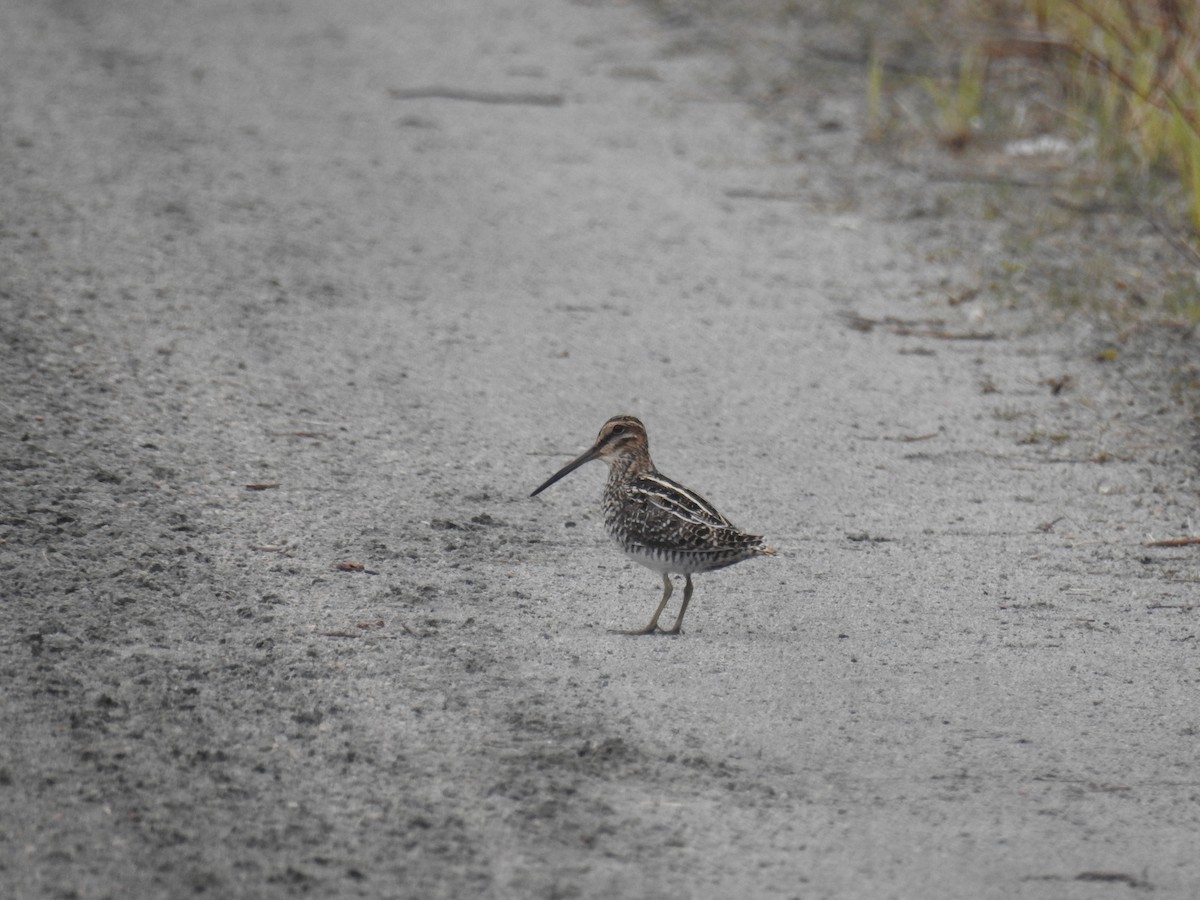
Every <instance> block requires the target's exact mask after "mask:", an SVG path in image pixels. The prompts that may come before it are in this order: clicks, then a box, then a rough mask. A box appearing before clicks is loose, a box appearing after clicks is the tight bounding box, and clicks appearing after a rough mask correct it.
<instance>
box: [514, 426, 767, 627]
mask: <svg viewBox="0 0 1200 900" xmlns="http://www.w3.org/2000/svg"><path fill="white" fill-rule="evenodd" d="M593 459H602V460H604V461H605V462H606V463H608V484H607V485H606V486H605V488H604V503H603V507H604V525H605V527H606V528H607V529H608V533H609V534H610V535H611V536H612V538H613V539H614V540H615V541H616V542H617V543H618V544H620V545H621V549H622V550H624V551H625V555H626V556H628V557H629V558H630V559H632V560H633V561H634V562H638V563H641V564H642V565H643V566H645V567H646V568H648V569H653V570H654V571H655V572H658V573H660V574H661V575H662V579H663V595H662V600H661V601H659V604H658V609H656V610H655V611H654V616H653V618H651V619H650V624H649V625H647V626H646V627H645V628H639V629H637V630H634V631H623V632H621V633H622V634H653V633H654V632H656V631H660V632H662V633H663V634H679V630H680V628H681V627H682V626H683V616H684V613H686V612H687V608H688V604H689V603H690V602H691V600H692V576H693V575H695V574H696V573H698V572H711V571H712V570H714V569H723V568H724V567H725V566H732V565H733V564H734V563H739V562H741V561H742V560H744V559H750V558H751V557H753V556H771V555H774V553H775V550H774V548H772V547H764V546H763V542H762V538H761V537H760V536H759V535H757V534H746V533H745V532H743V531H739V530H738V529H737V528H735V527H734V526H733V525H732V524H731V523H730V522H729V520H728V519H726V518H725V517H724V516H723V515H721V514H720V513H719V512H717V510H716V508H715V507H714V506H713V505H712V504H711V503H709V502H708V501H707V500H705V499H704V498H703V497H701V496H700V495H699V494H697V493H695V492H694V491H690V490H688V489H687V488H685V487H684V486H683V485H681V484H679V483H678V482H677V481H672V480H671V479H670V478H667V477H666V476H665V475H663V474H662V473H660V472H659V471H658V470H657V469H655V468H654V463H653V462H652V461H651V459H650V441H649V439H648V438H647V436H646V426H645V425H643V424H642V423H641V422H640V421H639V420H638V419H635V418H634V417H633V416H614V417H613V418H611V419H609V420H608V421H607V422H605V423H604V427H603V428H601V429H600V435H599V437H597V438H596V443H595V444H594V445H592V448H591V449H590V450H588V451H587V452H586V453H584V454H583V455H582V456H580V457H579V458H578V459H576V460H574V461H572V462H569V463H567V464H566V465H565V466H563V467H562V468H561V469H559V470H558V471H557V472H556V473H554V475H552V476H550V478H548V479H547V480H546V481H545V483H543V484H542V485H541V486H540V487H539V488H538V489H537V490H536V491H534V492H533V493H532V494H530V496H531V497H535V496H537V495H538V494H540V493H541V492H542V491H544V490H545V489H546V488H548V487H550V485H552V484H554V482H556V481H558V480H559V479H560V478H562V477H563V476H565V475H569V474H570V473H571V472H574V471H575V470H576V469H578V468H579V467H580V466H582V465H583V464H584V463H587V462H591V461H592V460H593ZM672 573H675V574H679V575H682V576H684V579H685V580H684V588H683V603H682V605H681V606H680V607H679V615H678V616H676V618H675V624H674V625H673V626H672V627H671V629H670V630H669V631H663V629H661V628H659V625H658V617H659V616H661V615H662V611H663V610H664V609H665V608H666V605H667V601H668V600H670V599H671V591H672V585H671V574H672Z"/></svg>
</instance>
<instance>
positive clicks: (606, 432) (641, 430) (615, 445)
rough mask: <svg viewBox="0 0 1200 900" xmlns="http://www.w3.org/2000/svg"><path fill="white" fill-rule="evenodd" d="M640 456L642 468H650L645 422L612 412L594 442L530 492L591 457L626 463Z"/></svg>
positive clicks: (555, 479)
mask: <svg viewBox="0 0 1200 900" xmlns="http://www.w3.org/2000/svg"><path fill="white" fill-rule="evenodd" d="M639 458H644V459H645V468H647V469H650V468H653V467H652V465H651V464H650V439H649V438H648V437H647V436H646V426H645V425H643V424H642V423H641V420H639V419H637V418H635V417H633V416H613V417H612V418H611V419H609V420H608V421H607V422H605V423H604V427H603V428H601V429H600V434H599V435H597V437H596V443H594V444H593V445H592V447H591V449H590V450H588V451H587V452H586V453H584V454H582V455H581V456H579V457H577V458H576V459H574V460H572V461H571V462H569V463H567V464H566V465H565V466H563V467H562V468H561V469H559V470H558V471H557V472H555V473H554V474H553V475H551V476H550V477H549V478H548V479H547V480H546V481H545V482H544V483H543V484H542V485H541V487H539V488H538V489H537V490H536V491H534V492H533V493H532V494H530V496H531V497H535V496H537V495H538V494H540V493H541V492H542V491H544V490H545V489H546V488H548V487H550V485H552V484H554V482H556V481H558V480H559V479H560V478H563V477H565V476H567V475H569V474H571V473H572V472H574V471H575V470H576V469H578V468H579V467H580V466H582V465H583V464H584V463H588V462H591V461H592V460H593V459H602V460H604V461H605V462H606V463H608V464H609V466H613V465H616V464H618V463H624V464H625V467H627V466H628V464H629V463H630V461H632V460H635V459H639Z"/></svg>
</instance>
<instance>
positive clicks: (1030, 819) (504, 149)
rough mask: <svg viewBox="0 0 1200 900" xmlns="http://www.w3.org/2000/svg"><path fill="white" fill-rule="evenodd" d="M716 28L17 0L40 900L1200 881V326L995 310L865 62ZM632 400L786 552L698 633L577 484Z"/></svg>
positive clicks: (9, 159) (18, 252)
mask: <svg viewBox="0 0 1200 900" xmlns="http://www.w3.org/2000/svg"><path fill="white" fill-rule="evenodd" d="M688 34H689V32H687V31H686V30H681V29H679V28H678V27H672V26H671V25H670V24H667V23H663V22H660V21H655V20H654V19H652V18H650V17H649V16H648V15H647V14H646V13H645V11H644V10H642V9H640V8H638V7H636V6H629V5H623V4H617V3H607V2H601V3H569V2H564V0H497V2H490V3H472V2H467V0H448V2H443V3H437V4H431V3H420V2H407V3H396V2H384V0H346V2H343V3H339V4H329V3H323V2H317V0H289V2H284V0H256V2H248V3H215V2H201V0H179V2H171V3H163V2H159V0H123V2H118V0H87V2H82V0H60V2H55V3H44V2H38V0H9V2H6V3H4V4H3V6H2V7H0V88H2V89H0V314H2V320H0V333H2V336H3V345H2V350H0V384H2V385H3V392H2V394H0V419H2V421H3V426H2V428H0V467H2V470H3V494H2V495H0V596H2V602H3V607H2V608H3V619H2V620H0V645H2V648H3V649H2V656H0V684H2V685H3V691H2V694H0V721H3V723H4V724H3V740H2V741H0V887H2V890H0V893H3V895H4V896H6V897H12V898H20V900H25V898H109V897H111V898H129V897H136V898H178V897H185V896H210V897H247V898H251V897H253V898H271V897H290V896H300V895H309V896H320V897H380V898H382V897H405V898H409V897H411V898H418V897H419V898H436V897H447V898H449V897H455V898H461V897H472V896H478V897H546V898H549V897H631V898H634V897H636V898H659V897H661V898H678V897H700V898H709V897H711V898H724V897H730V896H738V895H741V896H748V897H765V898H774V897H779V898H791V897H799V898H862V897H874V898H884V897H898V898H928V897H945V898H950V897H957V898H962V897H973V898H1010V897H1023V898H1024V897H1029V898H1056V900H1058V898H1067V900H1069V898H1092V897H1102V898H1110V897H1126V896H1141V895H1147V896H1154V897H1156V898H1176V897H1178V898H1184V897H1194V896H1195V895H1196V890H1197V885H1200V854H1198V853H1197V852H1196V850H1197V835H1198V834H1200V777H1198V776H1197V763H1198V762H1200V759H1198V755H1200V754H1198V748H1200V705H1198V704H1197V688H1198V685H1200V650H1198V648H1197V633H1196V632H1197V629H1196V613H1195V611H1194V604H1195V603H1196V597H1197V557H1196V555H1195V552H1194V548H1188V547H1184V548H1178V549H1172V548H1148V547H1147V546H1145V544H1146V541H1147V539H1149V538H1167V537H1178V536H1182V535H1185V534H1190V533H1193V532H1194V527H1195V526H1194V520H1193V519H1192V518H1191V517H1192V516H1193V515H1194V512H1195V504H1196V481H1195V476H1194V473H1195V445H1194V444H1189V442H1188V439H1189V432H1188V431H1187V430H1186V421H1187V417H1186V412H1185V411H1183V410H1182V409H1181V407H1180V406H1179V405H1178V404H1176V403H1174V402H1173V400H1172V398H1171V396H1170V395H1169V393H1168V392H1167V391H1166V389H1165V386H1164V383H1163V381H1162V377H1161V376H1162V375H1163V373H1164V372H1166V371H1170V370H1171V369H1172V367H1173V366H1176V365H1177V363H1178V364H1179V365H1184V364H1186V361H1187V360H1188V359H1189V358H1193V359H1194V352H1195V348H1194V342H1193V343H1191V344H1189V343H1188V342H1187V339H1173V340H1175V341H1176V343H1174V344H1172V343H1170V341H1169V340H1168V341H1167V342H1166V343H1159V344H1156V345H1155V346H1154V348H1153V349H1154V353H1153V354H1148V353H1146V352H1142V353H1139V352H1138V350H1137V347H1136V346H1134V345H1130V346H1129V347H1126V348H1123V350H1122V353H1121V354H1120V357H1119V359H1118V360H1117V361H1116V362H1112V361H1109V362H1104V363H1101V362H1097V361H1096V357H1095V353H1096V350H1097V349H1098V346H1099V342H1100V341H1101V339H1102V336H1101V335H1099V334H1094V335H1093V334H1090V333H1088V332H1086V331H1083V330H1080V329H1078V328H1055V329H1048V328H1044V327H1040V323H1039V322H1038V321H1037V320H1036V319H1031V318H1030V317H1029V316H1028V315H1027V314H1025V313H1018V312H1009V311H1006V310H1004V309H1003V308H1002V307H1003V304H1001V303H999V302H992V299H991V298H989V296H988V294H987V292H986V291H985V292H984V293H983V294H982V296H980V297H978V298H977V299H976V300H974V301H973V302H971V303H967V304H962V305H961V306H957V307H951V306H949V305H947V303H946V299H947V297H948V296H951V295H953V294H955V293H956V292H957V291H959V290H960V289H962V288H964V287H969V286H970V285H971V284H972V283H973V282H972V278H973V271H974V270H973V269H972V259H973V257H974V256H975V255H976V254H980V253H987V252H988V247H989V243H988V242H989V240H991V239H992V238H993V237H994V236H991V233H990V232H989V231H988V229H987V227H986V226H981V225H979V224H978V223H971V222H954V221H949V222H945V221H939V220H937V219H936V216H933V217H931V216H930V215H929V214H927V213H928V211H927V210H926V211H925V212H924V213H922V214H912V215H907V214H903V213H901V214H896V210H897V209H902V207H903V205H904V204H903V203H899V202H897V198H902V197H907V198H909V201H910V202H911V203H912V204H916V206H915V208H917V210H918V212H921V209H922V207H921V206H920V198H921V197H923V196H925V195H926V193H927V192H926V188H925V186H923V185H922V184H921V182H920V180H919V178H918V179H917V180H915V181H914V176H913V174H912V172H898V171H897V172H893V173H890V174H889V173H887V172H882V173H881V172H880V171H879V170H878V167H877V166H875V167H868V166H864V165H860V162H859V161H856V160H857V157H856V152H855V147H856V144H857V143H858V136H857V133H856V128H857V127H858V126H857V125H856V124H855V121H856V104H857V102H858V99H859V94H860V93H861V90H860V86H859V85H858V84H856V83H853V82H852V81H850V80H849V79H845V83H843V84H841V85H840V86H839V85H836V84H830V83H818V82H816V81H813V82H812V83H810V84H809V85H808V90H810V91H811V100H812V102H811V103H810V104H809V106H808V107H804V104H801V105H800V108H801V109H804V108H808V109H810V110H811V119H809V120H805V119H804V117H803V116H801V121H800V123H799V127H789V128H788V129H783V130H781V129H779V128H778V127H776V126H774V125H772V123H771V122H769V121H766V120H764V119H763V118H762V117H761V116H759V115H758V114H756V113H755V112H754V111H753V109H752V108H751V107H750V106H748V105H747V104H745V103H744V102H742V101H740V100H739V99H738V97H737V96H735V95H734V94H733V93H731V92H730V90H729V87H728V85H729V84H730V83H731V80H732V81H734V82H736V81H737V76H738V74H739V72H744V60H742V61H741V62H739V61H738V58H737V56H736V54H734V55H730V54H728V53H721V52H718V51H717V50H715V49H713V48H711V47H709V46H706V45H705V43H704V42H703V41H696V40H690V39H688ZM744 52H751V51H744ZM794 62H795V63H796V64H797V65H798V66H799V71H800V72H801V73H802V72H803V71H804V66H805V64H806V63H805V60H804V59H800V60H797V61H794ZM485 101H486V102H485ZM806 122H807V127H805V125H806ZM868 169H869V170H870V171H868ZM867 179H873V180H867ZM848 186H851V187H853V188H854V189H855V191H856V192H857V195H858V196H859V197H860V199H861V197H863V196H867V195H870V194H871V193H872V192H873V191H878V193H879V196H880V197H885V198H890V199H888V200H887V202H886V203H881V204H879V205H876V206H872V205H871V204H870V203H864V202H855V203H847V202H845V198H846V196H847V193H846V192H847V190H848ZM926 241H929V242H930V243H926ZM933 243H936V244H937V246H938V247H940V248H941V249H942V250H945V249H946V248H947V247H949V248H950V249H952V250H954V249H955V248H956V249H957V252H949V253H947V252H938V253H931V252H927V250H928V248H929V247H930V246H932V245H933ZM850 313H853V314H856V315H858V316H860V317H865V319H868V320H875V321H876V324H874V325H873V326H872V325H871V324H870V322H865V321H863V319H859V320H857V321H855V320H852V319H850V318H847V314H850ZM886 317H893V319H902V320H905V321H906V322H909V323H916V324H910V325H908V326H903V325H897V324H896V323H895V322H892V323H891V324H888V323H887V322H880V321H879V320H883V319H885V318H886ZM929 319H937V320H941V321H939V322H938V323H936V324H928V323H925V321H924V320H929ZM951 334H953V335H958V336H960V337H961V336H967V337H968V338H973V339H957V340H951V339H947V336H948V335H951ZM1163 340H1167V339H1163ZM1189 354H1191V356H1189ZM1064 375H1068V376H1070V380H1069V381H1064V380H1063V379H1062V376H1064ZM1056 388H1058V389H1057V390H1056ZM626 412H627V413H633V414H636V415H638V416H640V417H642V418H643V419H644V420H645V421H646V422H647V424H648V426H649V429H650V435H651V440H652V446H653V449H654V451H655V458H656V461H657V462H658V464H659V465H660V466H661V467H662V469H663V470H664V471H665V472H666V473H667V474H669V475H671V476H673V477H675V478H677V479H679V480H681V481H683V482H685V483H687V484H689V485H692V486H694V487H695V488H697V489H699V490H700V491H702V492H703V493H704V494H706V495H707V496H708V497H709V498H710V499H711V500H713V501H714V502H715V503H716V504H717V505H718V506H719V507H720V508H721V509H722V511H723V512H725V513H726V514H727V515H728V516H729V517H730V518H731V519H732V520H733V521H734V522H735V523H737V524H738V525H741V526H743V527H744V528H746V529H748V530H752V531H755V532H761V533H763V534H765V535H766V536H767V539H768V540H769V541H770V542H771V543H772V544H774V545H777V546H778V547H779V548H780V554H779V556H778V557H777V558H775V559H763V560H757V561H754V562H749V563H744V564H742V565H739V566H736V567H734V568H732V569H728V570H725V571H723V572H721V573H715V574H713V575H711V576H701V577H699V578H698V579H697V585H698V586H697V590H696V597H695V600H694V602H693V604H692V607H691V610H690V612H689V615H688V621H687V627H686V629H685V633H684V634H683V635H682V636H680V637H678V638H662V637H655V638H628V637H623V636H619V635H614V634H610V633H609V629H610V628H620V627H632V626H637V625H641V624H643V623H644V621H645V620H646V619H647V618H648V617H649V614H650V612H651V611H652V610H653V607H654V604H655V603H656V601H657V598H658V585H657V582H656V576H655V575H653V574H652V573H650V572H648V571H647V570H644V569H641V568H638V567H635V566H633V565H632V564H630V563H627V562H626V561H625V560H624V559H623V558H622V557H621V556H620V555H619V553H618V552H617V551H616V550H615V548H614V547H612V546H610V545H609V543H608V541H607V538H606V537H605V536H604V534H603V529H602V528H601V526H600V522H599V515H598V512H599V502H598V500H599V492H600V489H601V485H602V481H603V467H602V466H600V465H599V464H594V465H593V466H591V467H588V468H585V469H582V470H580V471H579V472H578V473H576V474H575V475H572V476H571V477H570V478H569V479H567V480H565V481H563V482H561V483H560V484H558V485H555V486H554V487H553V488H552V489H551V490H549V491H547V492H546V493H545V494H543V495H541V496H539V497H538V498H537V499H536V500H530V499H529V498H528V496H527V495H528V493H529V491H530V490H531V489H532V488H533V487H534V486H535V485H537V484H538V483H539V482H540V481H541V480H542V479H543V478H545V477H546V476H548V475H549V474H551V473H552V472H553V471H555V470H556V469H557V468H558V467H559V466H560V465H561V464H562V463H564V462H565V461H566V460H568V459H569V458H570V457H571V456H572V455H574V454H576V453H578V452H580V451H581V450H582V449H584V448H585V447H586V446H588V445H589V443H590V441H591V440H592V439H593V438H594V436H595V433H596V431H597V429H598V428H599V426H600V424H601V423H602V422H603V421H604V420H605V419H606V418H607V417H609V416H610V415H613V414H616V413H626ZM248 486H254V487H248ZM255 488H257V489H255ZM345 563H354V564H358V566H361V568H362V570H361V571H354V570H349V571H344V570H342V569H340V568H339V566H340V565H341V564H345ZM350 568H351V569H353V568H355V567H354V566H351V567H350ZM677 596H678V593H677Z"/></svg>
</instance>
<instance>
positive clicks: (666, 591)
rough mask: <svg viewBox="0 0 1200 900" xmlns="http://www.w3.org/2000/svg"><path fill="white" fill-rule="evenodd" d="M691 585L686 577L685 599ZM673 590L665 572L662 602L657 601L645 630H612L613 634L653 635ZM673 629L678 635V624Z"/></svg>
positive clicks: (690, 580) (689, 579) (685, 603)
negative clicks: (656, 607)
mask: <svg viewBox="0 0 1200 900" xmlns="http://www.w3.org/2000/svg"><path fill="white" fill-rule="evenodd" d="M691 583H692V579H691V576H689V577H688V588H687V592H686V593H685V594H684V596H685V597H686V596H690V595H691V593H692V589H691ZM673 590H675V587H674V585H672V584H671V576H670V575H668V574H667V573H666V572H663V595H662V600H661V601H659V604H658V609H656V610H655V611H654V618H652V619H651V620H650V624H649V625H647V626H646V627H645V628H638V629H635V630H633V631H621V630H618V629H614V632H615V633H616V634H654V632H656V631H658V617H659V616H661V615H662V611H663V610H664V609H666V606H667V601H668V600H670V599H671V592H672V591H673ZM684 606H685V607H686V606H687V601H686V600H685V601H684ZM680 618H683V616H682V614H680ZM675 628H676V631H675V632H673V633H675V634H678V633H679V632H678V628H679V623H678V622H676V623H675Z"/></svg>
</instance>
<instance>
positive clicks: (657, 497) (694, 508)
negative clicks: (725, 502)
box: [629, 472, 733, 528]
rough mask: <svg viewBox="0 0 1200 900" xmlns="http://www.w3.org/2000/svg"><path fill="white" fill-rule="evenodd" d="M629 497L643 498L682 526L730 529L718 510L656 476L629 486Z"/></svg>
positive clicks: (664, 478)
mask: <svg viewBox="0 0 1200 900" xmlns="http://www.w3.org/2000/svg"><path fill="white" fill-rule="evenodd" d="M629 491H630V493H632V494H636V495H639V496H641V497H644V498H645V500H646V502H648V503H651V504H653V505H654V506H656V507H658V508H659V509H661V510H663V511H664V512H666V513H668V514H669V515H671V516H674V517H675V518H676V519H678V520H679V521H680V522H681V523H687V524H692V525H707V526H708V527H710V528H733V525H732V524H731V523H730V521H729V520H728V519H726V518H725V517H724V516H723V515H721V514H720V513H719V512H717V508H716V507H715V506H713V505H712V504H711V503H709V502H708V501H707V500H705V499H704V498H703V497H701V496H700V495H699V494H697V493H695V492H694V491H689V490H688V489H687V488H685V487H684V486H683V485H682V484H680V483H679V482H677V481H673V480H671V479H670V478H667V477H666V476H665V475H660V474H658V473H657V472H655V473H652V474H647V475H643V476H641V477H640V478H638V479H636V480H635V481H634V482H633V484H631V485H630V486H629Z"/></svg>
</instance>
